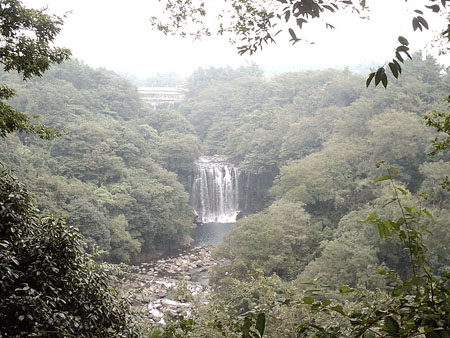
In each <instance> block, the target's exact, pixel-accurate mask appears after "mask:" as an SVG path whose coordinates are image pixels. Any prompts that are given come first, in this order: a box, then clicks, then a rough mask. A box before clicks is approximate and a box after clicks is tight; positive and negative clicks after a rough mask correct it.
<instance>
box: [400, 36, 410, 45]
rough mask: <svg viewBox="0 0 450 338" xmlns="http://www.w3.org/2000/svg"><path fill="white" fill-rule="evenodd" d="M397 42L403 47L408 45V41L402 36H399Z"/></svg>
mask: <svg viewBox="0 0 450 338" xmlns="http://www.w3.org/2000/svg"><path fill="white" fill-rule="evenodd" d="M398 41H399V42H400V43H401V44H402V45H404V46H408V45H409V42H408V40H407V39H406V38H404V37H403V36H399V37H398Z"/></svg>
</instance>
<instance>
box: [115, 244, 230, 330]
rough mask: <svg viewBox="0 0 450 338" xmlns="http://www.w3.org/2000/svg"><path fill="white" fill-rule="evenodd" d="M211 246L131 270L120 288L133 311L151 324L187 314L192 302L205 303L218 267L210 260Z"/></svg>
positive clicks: (131, 267) (130, 268)
mask: <svg viewBox="0 0 450 338" xmlns="http://www.w3.org/2000/svg"><path fill="white" fill-rule="evenodd" d="M212 248H213V246H208V245H205V246H198V247H194V248H192V249H190V250H187V251H184V252H182V253H180V254H178V255H174V256H170V257H166V258H164V259H159V260H156V261H152V262H148V263H142V264H140V265H138V266H130V267H129V269H128V271H127V273H125V274H124V275H123V277H122V278H121V279H120V281H119V288H120V290H121V292H122V293H123V294H124V295H125V296H129V297H130V298H131V300H132V305H133V307H134V308H135V309H136V310H138V311H139V312H140V313H141V314H142V316H143V317H144V318H146V319H148V320H149V321H150V322H153V323H161V324H164V323H165V318H167V317H168V318H176V317H178V316H179V315H180V314H189V312H190V309H191V307H192V301H193V299H194V298H195V299H196V300H197V301H200V302H206V301H207V295H208V291H209V286H208V279H209V275H210V272H211V269H212V268H213V267H214V266H216V265H218V264H221V263H224V262H220V261H217V260H215V259H213V258H212V257H211V250H212Z"/></svg>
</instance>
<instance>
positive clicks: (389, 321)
mask: <svg viewBox="0 0 450 338" xmlns="http://www.w3.org/2000/svg"><path fill="white" fill-rule="evenodd" d="M384 328H385V330H386V331H387V332H388V333H389V334H391V335H393V336H394V337H396V336H398V332H399V330H400V326H399V325H398V323H397V321H396V320H395V319H394V318H392V317H391V316H387V317H386V318H385V319H384Z"/></svg>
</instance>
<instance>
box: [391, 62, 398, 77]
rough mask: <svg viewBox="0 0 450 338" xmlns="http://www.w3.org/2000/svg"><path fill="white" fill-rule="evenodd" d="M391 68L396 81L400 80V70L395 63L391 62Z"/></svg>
mask: <svg viewBox="0 0 450 338" xmlns="http://www.w3.org/2000/svg"><path fill="white" fill-rule="evenodd" d="M389 68H390V69H391V72H392V75H394V77H395V78H396V79H398V69H397V65H396V64H395V63H393V62H389Z"/></svg>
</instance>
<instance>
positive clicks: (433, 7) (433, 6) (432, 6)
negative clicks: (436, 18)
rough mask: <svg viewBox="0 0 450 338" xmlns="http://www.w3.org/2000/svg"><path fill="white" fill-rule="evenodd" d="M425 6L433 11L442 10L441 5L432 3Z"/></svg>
mask: <svg viewBox="0 0 450 338" xmlns="http://www.w3.org/2000/svg"><path fill="white" fill-rule="evenodd" d="M425 7H426V8H429V9H431V10H432V11H433V13H439V11H440V10H441V8H440V7H439V5H430V6H425Z"/></svg>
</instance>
